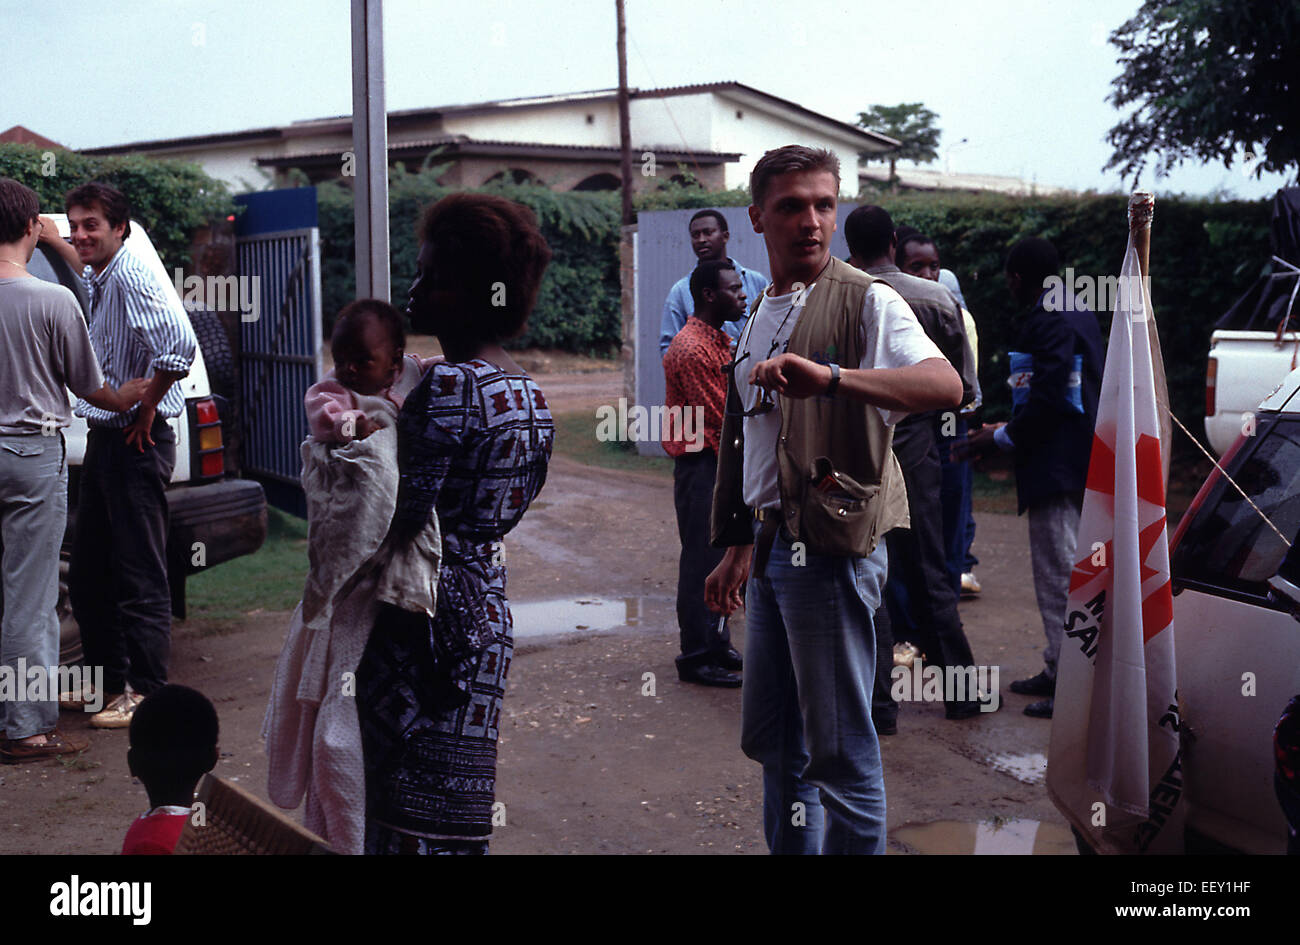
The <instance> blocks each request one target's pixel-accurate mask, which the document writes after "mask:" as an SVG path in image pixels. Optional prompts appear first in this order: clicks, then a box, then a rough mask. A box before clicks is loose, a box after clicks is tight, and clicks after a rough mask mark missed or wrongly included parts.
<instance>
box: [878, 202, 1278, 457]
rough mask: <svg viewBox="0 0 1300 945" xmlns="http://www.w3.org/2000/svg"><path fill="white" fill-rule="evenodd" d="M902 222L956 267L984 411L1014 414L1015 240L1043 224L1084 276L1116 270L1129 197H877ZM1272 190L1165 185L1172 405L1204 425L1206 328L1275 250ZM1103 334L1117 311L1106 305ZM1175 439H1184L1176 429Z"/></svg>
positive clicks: (1154, 292) (1164, 327)
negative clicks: (1199, 192)
mask: <svg viewBox="0 0 1300 945" xmlns="http://www.w3.org/2000/svg"><path fill="white" fill-rule="evenodd" d="M877 199H878V200H879V203H880V205H881V206H883V207H885V208H886V209H887V210H888V211H889V212H890V215H891V216H893V218H894V222H895V224H896V225H898V226H902V225H904V224H907V225H910V226H914V227H916V228H917V229H918V230H921V231H922V232H923V233H926V234H927V235H929V236H931V237H933V238H934V239H935V240H936V242H937V243H938V246H939V253H940V257H941V259H942V261H943V265H944V266H945V267H947V268H949V269H952V270H953V271H954V272H956V273H957V277H958V278H959V279H960V280H961V287H962V294H963V295H964V296H965V297H966V303H967V306H968V308H969V309H970V311H971V313H972V314H973V315H974V316H975V320H976V322H977V324H978V326H979V343H980V383H981V384H982V386H983V388H984V397H985V403H986V404H987V410H986V417H987V418H989V419H1005V418H1006V417H1007V416H1009V415H1010V403H1011V398H1010V392H1009V390H1008V389H1007V386H1006V381H1007V364H1006V352H1007V350H1008V349H1009V348H1010V346H1011V344H1012V342H1013V340H1014V338H1015V321H1016V317H1017V315H1018V312H1017V310H1016V308H1015V305H1014V303H1013V302H1012V300H1011V296H1010V293H1009V292H1008V290H1007V287H1006V282H1005V279H1004V277H1003V274H1002V267H1003V263H1004V261H1005V259H1006V253H1007V250H1008V249H1009V248H1010V247H1011V245H1012V244H1013V243H1015V242H1016V240H1018V239H1021V238H1022V237H1026V236H1041V237H1043V238H1045V239H1048V240H1051V241H1052V243H1053V244H1054V245H1055V246H1056V248H1057V250H1058V251H1059V252H1060V254H1061V265H1062V266H1063V267H1073V269H1074V270H1075V274H1076V276H1085V275H1086V276H1092V277H1098V276H1118V275H1119V271H1120V266H1121V265H1122V264H1123V261H1124V248H1125V246H1126V243H1127V239H1128V227H1127V223H1126V219H1125V213H1126V210H1125V208H1126V206H1127V197H1124V196H1120V195H1093V194H1089V195H1085V196H1081V197H1044V198H1016V197H1007V196H1001V195H977V194H952V193H945V194H934V193H931V194H902V195H897V196H884V197H879V198H877ZM1270 213H1271V204H1270V202H1269V201H1256V202H1245V201H1235V202H1226V201H1214V200H1200V199H1187V198H1182V197H1168V198H1165V197H1159V196H1157V200H1156V213H1155V222H1154V224H1153V227H1152V231H1151V297H1152V304H1153V306H1154V308H1155V314H1156V322H1157V324H1158V325H1159V328H1160V343H1161V346H1162V348H1163V351H1164V359H1165V371H1166V374H1167V377H1168V381H1169V396H1170V402H1171V405H1172V407H1173V410H1174V413H1175V414H1176V415H1177V416H1178V418H1179V419H1180V420H1182V421H1183V422H1184V423H1185V424H1186V425H1187V427H1188V428H1189V429H1190V430H1192V431H1193V432H1196V433H1198V434H1199V432H1200V430H1201V429H1203V421H1204V418H1205V364H1206V354H1207V352H1208V351H1209V347H1210V333H1211V331H1213V325H1214V322H1215V321H1216V320H1217V319H1218V318H1219V316H1221V315H1222V314H1223V313H1224V312H1225V311H1226V310H1227V308H1228V306H1230V305H1231V304H1232V303H1233V302H1234V301H1235V300H1236V299H1237V297H1238V296H1239V295H1241V293H1242V292H1244V291H1245V290H1246V289H1247V288H1248V287H1249V285H1250V284H1251V282H1252V281H1253V280H1254V279H1255V277H1256V276H1257V275H1259V273H1260V272H1261V271H1263V269H1264V266H1265V264H1266V263H1267V262H1268V260H1269V255H1270V252H1271V251H1270V248H1269V240H1268V232H1269V222H1270ZM1097 315H1098V320H1099V321H1100V322H1101V328H1102V337H1103V338H1106V337H1108V335H1109V332H1110V320H1111V313H1110V312H1108V311H1107V312H1098V313H1097ZM1175 442H1176V443H1177V442H1179V440H1178V439H1176V441H1175Z"/></svg>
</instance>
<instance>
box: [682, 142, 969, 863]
mask: <svg viewBox="0 0 1300 945" xmlns="http://www.w3.org/2000/svg"><path fill="white" fill-rule="evenodd" d="M750 190H751V193H752V195H753V200H754V204H753V206H751V207H750V208H749V216H750V221H751V222H752V224H753V226H754V231H755V232H756V233H761V234H762V235H763V238H764V241H765V242H766V244H767V250H768V258H769V262H770V264H771V273H772V285H771V287H770V288H769V290H768V291H767V292H766V293H764V295H763V297H762V298H761V299H760V300H759V301H758V303H757V304H756V305H755V306H754V308H753V309H752V310H751V314H750V318H749V321H748V323H747V324H746V327H745V331H744V332H743V333H742V335H741V337H740V340H739V342H738V344H737V355H736V361H735V362H734V365H735V366H734V367H733V370H732V372H731V373H732V384H731V385H730V388H729V391H728V400H727V408H726V416H725V417H724V427H723V432H722V437H721V440H720V444H719V445H720V454H719V457H718V482H717V487H716V489H715V491H714V500H713V514H712V535H713V542H714V544H717V545H720V546H726V548H727V551H726V553H725V555H724V557H723V560H722V563H721V564H719V565H718V567H717V568H716V569H715V570H714V571H713V573H712V574H710V575H709V579H708V583H707V585H706V598H707V599H708V601H709V602H710V605H711V606H712V607H714V609H716V610H718V611H719V612H722V613H732V612H734V611H735V610H736V609H737V608H738V607H740V606H742V603H743V605H744V606H745V607H746V613H747V619H746V632H745V685H744V688H743V689H742V704H743V709H742V722H741V747H742V749H743V750H744V752H745V754H746V755H748V756H749V757H751V758H753V759H754V760H756V761H758V762H759V763H760V764H762V766H763V822H764V833H765V836H766V838H767V842H768V846H769V848H770V849H771V851H772V852H773V853H873V854H878V853H884V851H885V790H884V777H883V772H882V769H881V760H880V747H879V743H878V741H877V736H876V732H875V730H874V728H873V727H872V722H871V690H872V681H873V678H874V675H875V632H874V627H873V623H872V616H873V614H874V613H875V611H876V609H877V608H878V607H879V606H880V595H881V587H882V585H883V584H884V580H885V572H886V566H887V560H886V551H885V546H884V544H883V543H882V542H881V538H882V537H883V536H884V534H885V533H886V532H887V531H889V530H890V529H891V528H894V527H897V526H901V525H905V524H906V522H907V496H906V492H905V489H904V487H903V482H902V474H901V472H900V471H899V467H898V463H897V461H896V460H895V459H894V458H893V454H892V452H891V451H890V442H891V439H892V425H893V424H894V423H895V422H896V421H897V420H898V419H899V418H900V417H902V416H904V415H906V414H907V413H909V412H912V411H920V410H936V409H944V408H951V407H956V406H958V405H959V403H960V401H961V396H962V383H961V379H960V378H959V377H958V375H957V372H956V371H954V370H953V369H952V367H951V365H949V363H948V361H947V359H946V358H944V356H943V354H942V353H941V352H940V351H939V349H938V348H937V347H935V345H934V343H933V342H932V341H930V339H929V338H928V337H926V334H925V332H924V331H923V330H922V328H921V325H920V324H919V323H918V322H917V320H916V317H915V316H914V315H913V314H912V311H911V310H910V309H909V308H908V307H907V304H906V303H905V302H904V301H903V300H902V298H901V297H900V296H899V295H898V293H897V292H895V291H894V290H892V289H890V288H889V287H888V286H885V285H884V284H883V283H880V282H878V281H877V280H875V279H873V278H872V277H871V276H869V275H867V274H866V273H863V272H860V271H858V270H856V269H854V268H853V267H851V266H849V265H848V264H847V263H844V262H842V261H840V260H838V259H836V258H834V257H833V256H832V255H831V251H830V244H831V236H832V234H833V233H834V232H835V226H836V224H835V218H836V206H837V201H838V194H839V161H838V159H837V158H836V157H835V156H834V155H833V154H831V153H830V152H827V151H822V150H814V149H811V148H805V147H801V146H798V145H788V146H786V147H783V148H778V149H776V150H774V151H769V152H767V153H766V154H764V155H763V157H762V158H761V159H760V160H759V162H758V163H757V164H756V165H755V167H754V171H753V173H752V175H751V178H750ZM746 585H748V587H747V588H746ZM742 590H744V592H745V593H744V598H743V600H742Z"/></svg>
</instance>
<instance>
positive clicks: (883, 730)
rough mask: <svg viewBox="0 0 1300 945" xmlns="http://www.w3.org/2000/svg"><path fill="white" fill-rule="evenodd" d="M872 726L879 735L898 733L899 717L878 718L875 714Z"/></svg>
mask: <svg viewBox="0 0 1300 945" xmlns="http://www.w3.org/2000/svg"><path fill="white" fill-rule="evenodd" d="M871 727H872V728H874V729H875V730H876V734H877V735H897V734H898V719H896V718H895V719H878V718H876V717H875V716H874V715H873V716H872V717H871Z"/></svg>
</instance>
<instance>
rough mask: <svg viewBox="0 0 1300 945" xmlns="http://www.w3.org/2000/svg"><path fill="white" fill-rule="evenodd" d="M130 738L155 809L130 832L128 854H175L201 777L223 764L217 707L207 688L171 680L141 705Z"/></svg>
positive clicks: (134, 764)
mask: <svg viewBox="0 0 1300 945" xmlns="http://www.w3.org/2000/svg"><path fill="white" fill-rule="evenodd" d="M129 737H130V740H131V747H130V748H129V749H128V750H127V753H126V764H127V767H128V768H129V769H130V770H131V774H133V775H135V777H137V778H139V779H140V782H141V783H142V784H143V785H144V787H145V790H146V791H148V792H149V810H147V811H145V812H144V813H143V814H141V815H140V816H139V817H137V818H136V819H135V822H134V823H132V824H131V828H130V829H129V830H127V832H126V839H125V840H124V841H123V842H122V853H123V854H124V855H132V854H168V853H171V852H172V851H173V850H175V849H176V841H177V840H179V839H180V836H181V831H182V830H183V829H184V828H185V822H186V821H187V820H188V819H189V817H190V814H191V812H192V807H191V805H192V804H193V803H194V789H195V788H196V787H197V786H198V783H199V779H200V778H201V777H203V775H205V774H206V773H207V772H209V771H211V770H212V769H213V768H214V767H216V764H217V711H216V709H214V708H213V707H212V703H211V702H209V701H208V699H207V697H206V696H204V695H203V694H202V693H201V692H196V691H195V690H193V689H190V688H188V687H186V686H177V685H171V684H169V685H166V686H163V687H162V688H161V689H159V690H157V691H155V692H152V693H150V694H149V695H148V696H146V697H145V699H144V701H143V702H141V703H140V705H139V706H137V707H136V710H135V713H134V714H133V715H132V717H131V727H130V735H129Z"/></svg>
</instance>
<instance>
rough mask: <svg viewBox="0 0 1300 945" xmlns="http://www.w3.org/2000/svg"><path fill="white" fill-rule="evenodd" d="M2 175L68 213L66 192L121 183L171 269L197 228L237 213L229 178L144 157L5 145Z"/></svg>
mask: <svg viewBox="0 0 1300 945" xmlns="http://www.w3.org/2000/svg"><path fill="white" fill-rule="evenodd" d="M0 177H11V178H13V179H14V180H16V181H18V182H19V183H21V184H26V185H27V186H28V187H30V188H31V189H32V190H34V191H36V196H37V197H38V198H39V199H40V202H41V212H42V213H62V212H63V197H64V195H65V194H66V193H67V192H68V191H70V190H72V189H73V188H75V187H79V186H81V185H82V184H85V183H88V182H89V181H92V180H97V181H100V182H102V183H105V184H109V185H110V186H113V187H116V188H117V189H118V190H120V191H122V193H123V194H125V195H126V198H127V200H129V201H130V202H131V214H132V216H134V217H135V219H137V220H139V221H140V222H141V223H142V224H144V227H145V229H146V230H148V231H149V238H150V240H151V241H152V242H153V245H154V248H155V249H157V250H158V255H159V256H161V257H162V261H163V265H164V266H166V267H167V270H168V271H169V272H170V271H171V270H172V269H174V268H178V267H181V268H183V267H184V266H185V264H186V263H187V262H188V260H189V254H190V241H191V240H192V239H193V238H194V232H195V230H197V229H198V228H199V227H201V226H203V225H205V224H208V223H211V222H212V221H213V220H216V219H220V218H222V217H225V216H227V215H228V214H231V213H234V212H235V205H234V202H233V201H232V200H231V199H230V194H229V192H228V188H227V187H226V184H225V182H224V181H219V180H214V179H213V178H211V177H209V176H208V175H207V173H205V172H204V170H203V169H202V168H201V167H199V166H198V165H197V164H184V163H181V162H178V161H160V160H157V159H155V158H147V157H141V156H140V155H127V156H123V157H95V156H91V155H84V154H77V153H75V152H73V151H64V150H62V149H59V150H57V151H50V150H46V149H44V148H40V147H37V146H36V145H32V144H0Z"/></svg>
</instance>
